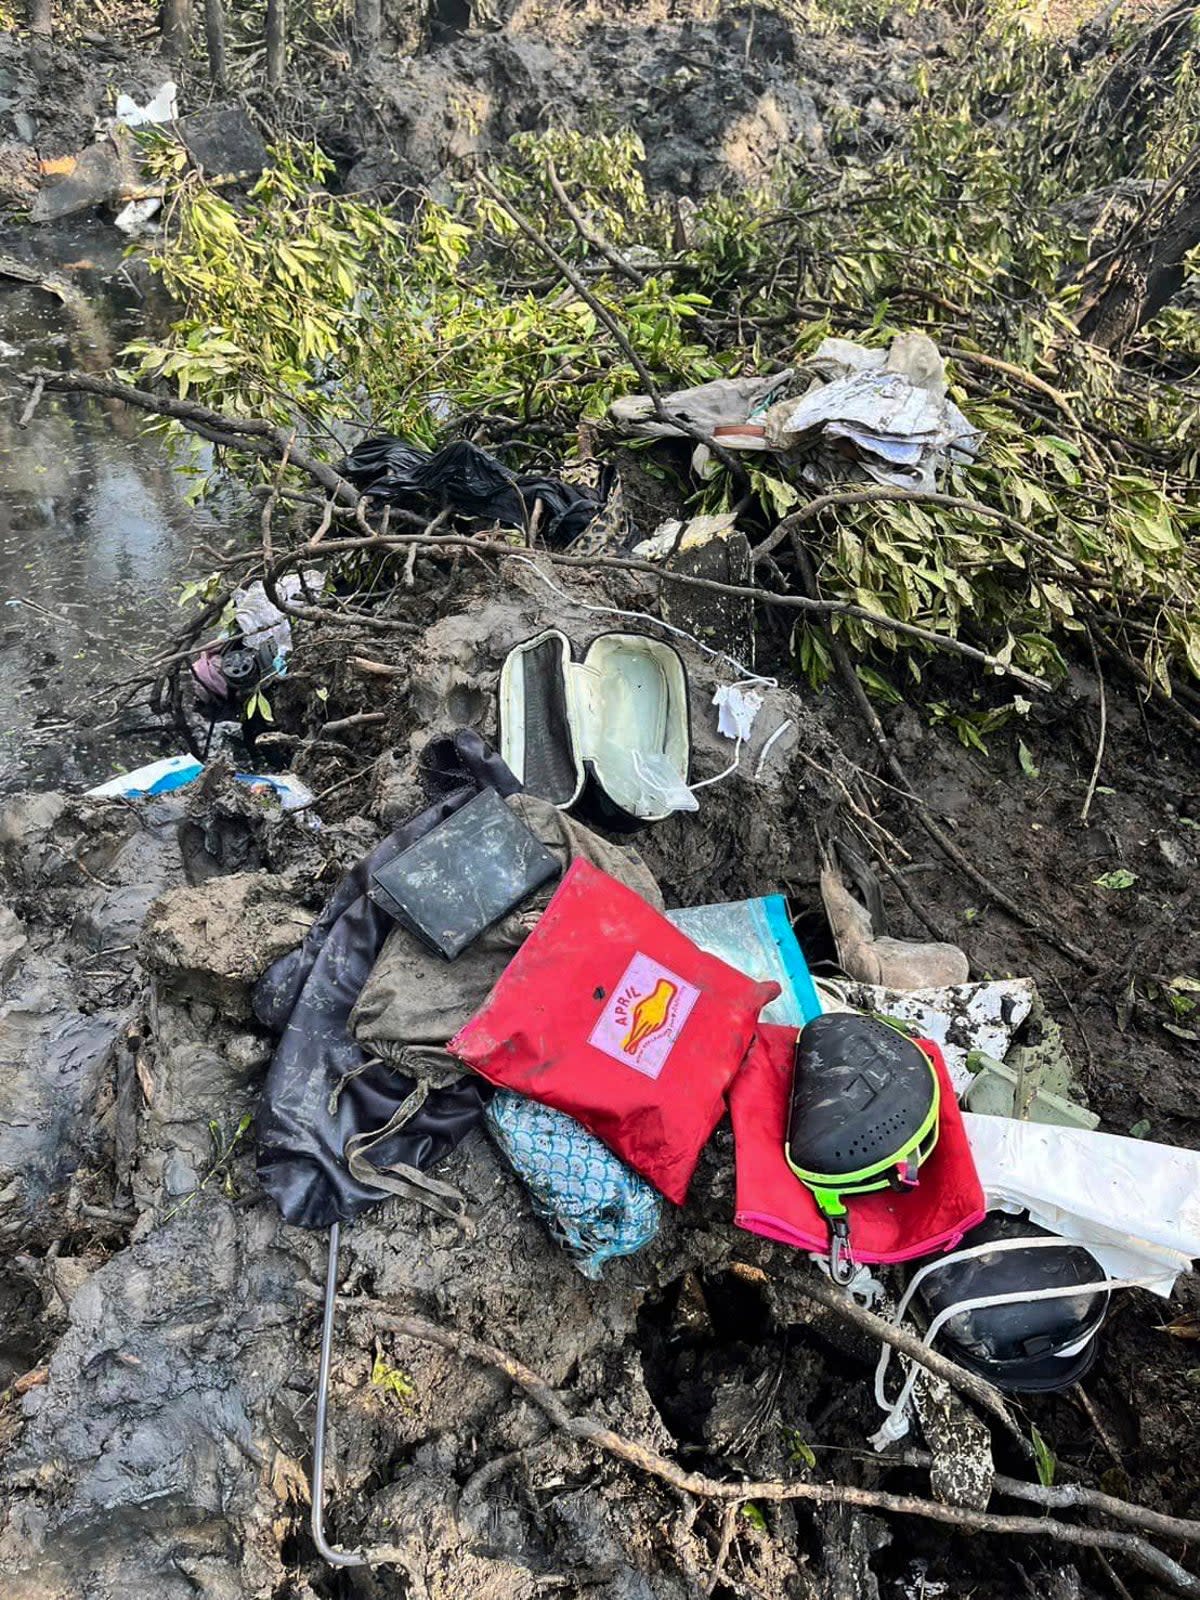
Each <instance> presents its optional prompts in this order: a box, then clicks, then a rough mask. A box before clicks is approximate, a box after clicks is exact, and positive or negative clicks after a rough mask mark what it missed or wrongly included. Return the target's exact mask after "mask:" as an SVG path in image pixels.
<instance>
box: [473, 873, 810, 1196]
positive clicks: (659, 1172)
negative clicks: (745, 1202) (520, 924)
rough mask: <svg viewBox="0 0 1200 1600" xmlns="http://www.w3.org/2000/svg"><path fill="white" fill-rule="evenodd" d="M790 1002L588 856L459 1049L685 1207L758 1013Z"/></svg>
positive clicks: (503, 1084) (486, 1073) (481, 1070)
mask: <svg viewBox="0 0 1200 1600" xmlns="http://www.w3.org/2000/svg"><path fill="white" fill-rule="evenodd" d="M778 994H779V985H778V984H776V983H756V982H755V981H754V980H753V979H752V978H747V977H746V976H745V975H744V974H743V973H740V972H735V971H734V969H733V968H732V967H729V966H726V965H725V963H724V962H723V961H718V960H717V958H716V957H715V956H710V955H707V954H706V953H705V952H704V951H703V950H699V949H697V947H696V946H695V945H694V944H693V943H692V941H691V940H690V939H688V938H687V937H686V936H685V935H684V934H682V933H680V932H679V930H678V928H675V927H672V925H671V924H670V923H669V922H668V921H667V919H666V918H665V917H663V916H660V915H659V913H658V912H657V911H655V910H654V908H653V907H652V906H649V905H647V904H646V902H645V901H644V900H643V899H642V898H641V896H640V895H638V894H635V893H634V891H633V890H632V889H627V888H625V886H624V885H623V884H620V883H617V882H616V880H615V879H613V878H610V877H609V876H608V875H607V873H604V872H601V871H599V870H598V869H597V868H596V867H593V866H592V865H591V864H590V863H589V862H586V861H583V860H577V861H575V862H574V863H573V864H572V866H571V868H570V870H569V871H568V872H567V874H566V876H565V877H564V878H563V881H562V883H561V884H560V885H559V888H558V890H557V892H556V894H555V896H554V898H553V899H552V900H551V902H550V904H549V906H547V908H546V910H545V911H544V912H543V914H542V917H541V919H540V921H539V922H538V924H537V926H536V928H535V929H534V930H533V932H532V933H531V934H530V936H529V938H528V939H526V941H525V943H524V944H523V945H522V946H521V948H520V950H519V951H518V952H517V954H516V956H514V958H513V960H512V962H511V963H510V964H509V966H508V968H507V969H506V971H505V972H504V975H503V976H502V977H501V979H500V981H499V983H498V984H497V985H496V987H495V988H494V989H493V990H492V993H491V995H490V996H489V998H488V1001H487V1004H486V1005H485V1006H484V1008H483V1010H482V1011H480V1012H479V1013H478V1014H477V1015H476V1016H475V1017H473V1018H472V1019H471V1021H470V1022H468V1023H467V1025H466V1027H465V1028H463V1029H462V1030H461V1031H460V1032H459V1033H458V1034H456V1035H455V1037H454V1038H453V1039H451V1041H450V1044H449V1047H448V1048H449V1049H450V1051H451V1053H452V1054H453V1055H455V1056H457V1057H458V1058H459V1060H460V1061H465V1062H466V1064H467V1066H469V1067H473V1068H474V1069H475V1071H476V1072H479V1073H481V1074H482V1075H483V1076H484V1077H485V1078H487V1079H488V1080H489V1081H490V1082H492V1083H495V1084H499V1085H500V1086H501V1087H503V1088H505V1089H513V1090H515V1091H516V1092H517V1093H518V1094H524V1095H528V1096H529V1097H530V1099H532V1100H538V1101H540V1102H541V1103H542V1104H543V1105H548V1106H554V1107H555V1108H556V1109H557V1110H559V1111H565V1112H567V1113H568V1115H570V1116H572V1117H574V1118H575V1119H576V1120H577V1121H579V1122H582V1123H583V1125H584V1127H585V1128H590V1129H591V1131H592V1132H593V1133H594V1134H595V1135H596V1136H597V1138H599V1139H601V1140H603V1142H604V1143H605V1144H606V1145H607V1146H608V1147H609V1149H610V1150H612V1151H613V1152H614V1153H615V1154H616V1155H618V1156H620V1158H621V1160H622V1161H625V1162H627V1163H628V1165H629V1166H631V1167H632V1168H633V1169H634V1171H635V1172H640V1173H641V1175H642V1177H643V1178H645V1179H647V1181H648V1182H650V1183H652V1184H653V1185H654V1186H655V1188H656V1189H659V1190H661V1191H662V1193H663V1194H665V1195H666V1197H667V1199H668V1200H673V1201H675V1203H676V1204H677V1205H682V1203H683V1200H684V1197H685V1195H686V1194H687V1188H688V1184H689V1182H690V1181H691V1176H692V1173H693V1172H694V1171H695V1168H696V1162H697V1161H698V1160H699V1159H700V1152H701V1150H703V1148H704V1146H705V1144H706V1143H707V1142H708V1139H709V1137H710V1135H711V1134H712V1131H713V1129H714V1128H715V1127H716V1125H717V1123H718V1122H719V1121H720V1119H721V1116H722V1113H723V1112H724V1109H725V1104H724V1100H725V1093H726V1090H727V1089H728V1088H729V1085H730V1082H731V1081H732V1079H733V1076H734V1074H735V1073H736V1072H737V1070H738V1067H739V1066H740V1065H741V1063H742V1061H743V1059H744V1058H745V1055H746V1051H747V1049H748V1048H749V1046H750V1041H751V1039H752V1038H753V1037H754V1030H755V1027H756V1025H757V1022H758V1014H759V1012H760V1011H761V1010H762V1008H763V1006H765V1005H769V1004H770V1002H771V1001H772V1000H774V999H775V998H776V996H777V995H778ZM794 1181H795V1180H794V1179H793V1182H794Z"/></svg>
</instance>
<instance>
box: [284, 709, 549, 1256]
mask: <svg viewBox="0 0 1200 1600" xmlns="http://www.w3.org/2000/svg"><path fill="white" fill-rule="evenodd" d="M425 766H426V787H427V790H428V791H429V792H430V793H431V794H432V795H435V796H436V798H435V799H434V800H433V803H432V804H431V805H430V806H429V807H428V808H427V809H426V810H424V811H422V812H421V813H420V814H419V815H418V816H416V817H413V818H411V819H410V820H409V821H408V822H406V823H404V824H403V825H402V826H401V827H399V828H397V829H396V830H395V831H394V832H393V833H391V834H389V836H388V837H387V838H386V839H384V840H382V841H381V843H380V844H378V845H377V846H376V847H375V849H374V850H373V851H372V852H371V854H370V855H368V856H366V857H364V859H363V860H362V861H360V862H358V863H357V865H356V866H354V867H353V868H351V870H350V871H349V872H348V873H347V874H346V876H345V877H344V878H343V879H342V880H341V882H340V883H339V884H338V886H337V888H336V889H335V890H334V892H333V895H332V897H331V899H330V901H329V903H328V905H327V906H326V907H325V910H324V911H323V912H322V913H321V915H320V916H319V917H318V918H317V920H316V922H314V923H313V925H312V927H311V929H310V930H309V932H308V936H307V937H306V939H305V941H304V943H303V944H302V945H301V946H300V947H299V948H298V949H296V950H293V951H290V952H289V953H288V954H287V955H286V956H281V957H280V959H279V960H278V961H276V962H275V963H274V964H273V965H272V966H271V967H269V968H268V969H267V971H266V973H265V974H264V975H263V977H262V978H261V979H260V980H259V983H258V985H257V987H256V989H255V991H254V1009H255V1013H256V1015H257V1016H258V1019H259V1021H260V1022H262V1023H263V1024H264V1025H265V1026H266V1027H268V1028H271V1029H272V1030H274V1031H275V1032H276V1033H278V1034H280V1036H281V1037H280V1039H279V1043H278V1045H277V1046H276V1049H275V1054H274V1056H273V1058H272V1060H271V1065H270V1067H269V1068H268V1070H267V1076H266V1081H265V1082H264V1084H263V1092H262V1098H261V1100H260V1102H259V1108H258V1115H257V1118H256V1124H255V1131H256V1133H257V1137H258V1176H259V1179H260V1181H261V1183H262V1186H263V1188H264V1189H265V1190H266V1191H267V1193H268V1194H269V1195H271V1197H272V1198H273V1199H274V1201H275V1202H276V1204H277V1205H278V1207H279V1209H280V1211H281V1212H282V1213H283V1216H284V1218H285V1219H286V1221H288V1222H292V1223H296V1224H297V1225H298V1226H300V1227H302V1228H327V1227H328V1226H329V1225H330V1223H332V1222H348V1221H349V1220H350V1219H351V1218H352V1217H356V1216H358V1215H359V1214H360V1213H361V1212H363V1211H366V1210H368V1209H369V1208H370V1207H371V1206H374V1205H378V1204H379V1202H380V1201H381V1200H385V1199H387V1198H388V1194H387V1191H386V1190H385V1189H383V1188H382V1187H377V1186H375V1185H373V1184H369V1183H365V1182H362V1181H360V1180H359V1179H358V1178H356V1177H354V1176H353V1175H352V1174H351V1172H350V1170H349V1167H348V1166H347V1163H346V1158H345V1150H346V1145H347V1143H348V1142H349V1141H350V1140H351V1139H353V1138H354V1137H355V1136H356V1135H368V1134H371V1133H373V1132H375V1131H376V1130H378V1129H380V1128H383V1127H384V1126H386V1124H387V1123H388V1122H389V1120H390V1119H392V1118H393V1117H394V1116H395V1115H396V1113H397V1112H398V1111H399V1110H400V1109H401V1108H402V1107H403V1106H404V1104H405V1102H406V1101H407V1100H408V1099H409V1097H410V1095H412V1093H413V1091H414V1089H415V1088H416V1083H415V1080H414V1079H412V1078H410V1077H406V1076H404V1075H403V1074H401V1073H398V1072H394V1071H393V1070H392V1069H391V1068H389V1067H388V1066H386V1065H385V1064H384V1063H383V1062H381V1061H374V1060H371V1058H369V1057H368V1056H367V1054H366V1052H365V1051H364V1050H363V1049H362V1047H361V1046H360V1045H359V1043H358V1041H357V1040H356V1039H355V1038H354V1036H353V1035H352V1034H351V1032H350V1026H349V1023H350V1013H351V1012H352V1011H353V1009H354V1005H355V1002H356V1001H357V999H358V996H359V993H360V991H361V989H362V987H363V984H364V983H365V982H366V981H367V976H368V974H369V973H370V971H371V968H372V967H373V966H374V965H375V961H376V959H377V957H378V955H379V952H380V950H381V949H382V948H383V942H384V940H385V939H386V938H387V936H388V934H389V933H390V932H391V929H392V920H391V918H390V917H389V916H388V915H387V913H386V912H385V911H384V910H383V909H382V907H380V906H377V905H376V904H375V903H374V901H373V900H371V899H370V897H369V896H368V894H367V892H366V889H367V884H368V882H369V880H370V877H371V874H372V873H373V872H375V871H377V870H378V869H379V868H380V867H382V866H384V865H385V864H386V863H387V862H388V861H390V860H392V859H393V858H394V857H395V856H397V855H398V854H400V852H401V851H403V850H405V849H407V848H408V846H410V845H412V844H415V843H416V841H417V840H418V839H420V838H422V837H423V836H424V835H425V834H427V833H428V832H429V831H430V829H431V828H434V827H436V826H437V824H438V823H439V822H441V821H443V820H444V819H445V818H446V817H448V816H452V815H453V813H454V812H455V811H457V810H458V809H459V808H460V807H462V806H464V805H466V804H467V802H468V801H469V800H471V799H473V798H474V797H475V796H476V795H477V794H479V793H480V792H481V790H483V789H492V790H494V791H495V792H496V793H497V794H499V795H506V794H518V793H519V792H520V789H521V785H520V784H519V783H518V782H517V780H516V778H514V777H513V775H512V773H511V772H510V771H509V769H508V768H507V767H506V766H505V764H504V763H503V762H502V761H501V760H500V758H499V756H497V755H496V753H495V751H494V750H492V749H491V747H490V746H489V745H487V744H486V743H485V742H484V740H483V739H481V738H480V736H479V735H478V734H477V733H475V732H473V731H471V730H463V731H460V732H459V733H456V734H455V735H454V736H453V738H452V739H444V740H438V741H436V743H435V744H432V745H430V747H429V749H428V750H427V751H426V753H425ZM506 809H507V808H506ZM490 1094H491V1090H490V1088H489V1086H488V1085H487V1084H485V1083H484V1082H483V1080H482V1079H480V1078H476V1077H474V1076H472V1075H467V1076H465V1077H463V1078H461V1079H460V1080H459V1081H458V1082H456V1083H453V1084H451V1085H450V1086H449V1087H447V1088H444V1089H434V1090H431V1091H430V1092H429V1094H428V1095H427V1097H426V1098H425V1100H424V1103H423V1104H422V1105H421V1106H420V1108H419V1109H418V1110H416V1111H415V1112H414V1114H413V1115H412V1116H411V1117H409V1118H408V1119H407V1120H406V1121H405V1122H404V1125H403V1127H401V1128H399V1129H397V1131H396V1132H395V1133H394V1134H392V1135H391V1136H389V1137H388V1138H387V1140H386V1141H384V1142H383V1143H381V1144H380V1145H379V1146H378V1147H377V1148H373V1149H372V1152H371V1153H372V1157H373V1158H374V1159H375V1161H376V1163H377V1164H378V1165H379V1166H381V1167H383V1166H387V1165H389V1164H393V1163H396V1164H400V1165H403V1166H408V1167H415V1168H417V1169H419V1170H424V1169H425V1168H427V1167H429V1166H431V1165H432V1164H433V1163H434V1162H435V1161H438V1160H440V1159H441V1158H442V1157H443V1156H445V1155H448V1154H449V1152H450V1151H451V1150H452V1149H453V1148H454V1146H455V1145H456V1144H458V1142H459V1140H460V1139H462V1138H463V1136H464V1135H465V1134H467V1133H469V1132H470V1130H471V1129H472V1128H473V1127H475V1125H476V1124H477V1123H478V1121H479V1120H480V1115H481V1113H482V1110H483V1107H484V1105H485V1104H486V1103H487V1100H488V1099H489V1098H490Z"/></svg>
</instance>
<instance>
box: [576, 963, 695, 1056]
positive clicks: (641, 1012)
mask: <svg viewBox="0 0 1200 1600" xmlns="http://www.w3.org/2000/svg"><path fill="white" fill-rule="evenodd" d="M699 998H700V991H699V989H697V988H696V986H695V984H692V983H688V982H686V981H685V980H684V979H683V978H681V977H679V975H678V974H677V973H674V972H671V971H669V970H668V968H666V967H664V966H663V965H662V963H661V962H659V961H653V960H651V958H650V957H649V956H644V955H642V953H641V951H639V952H638V953H637V955H635V956H634V958H633V960H632V961H631V962H630V963H629V965H628V966H627V967H626V969H625V973H624V976H623V977H622V978H621V981H620V983H618V984H617V986H616V988H615V989H614V990H613V992H612V998H611V999H610V1000H609V1002H608V1004H607V1005H606V1006H605V1008H604V1010H603V1011H602V1012H601V1013H600V1016H599V1018H598V1019H597V1022H596V1025H595V1027H594V1028H593V1029H592V1031H591V1033H590V1034H589V1035H588V1043H589V1044H590V1045H594V1046H595V1048H596V1049H597V1050H603V1051H604V1054H605V1055H606V1056H611V1057H612V1059H613V1060H614V1061H620V1062H621V1063H622V1065H624V1066H626V1067H632V1068H633V1069H634V1071H635V1072H641V1073H643V1074H644V1075H645V1076H646V1077H647V1078H657V1077H658V1075H659V1073H660V1072H661V1071H662V1069H663V1068H664V1067H665V1066H666V1064H667V1060H668V1057H669V1056H670V1054H671V1051H672V1050H673V1049H674V1047H675V1041H676V1040H677V1039H678V1038H679V1035H680V1034H681V1033H682V1032H683V1025H684V1023H685V1022H686V1021H687V1019H688V1017H689V1016H691V1014H692V1007H693V1006H694V1005H695V1004H696V1001H697V1000H698V999H699Z"/></svg>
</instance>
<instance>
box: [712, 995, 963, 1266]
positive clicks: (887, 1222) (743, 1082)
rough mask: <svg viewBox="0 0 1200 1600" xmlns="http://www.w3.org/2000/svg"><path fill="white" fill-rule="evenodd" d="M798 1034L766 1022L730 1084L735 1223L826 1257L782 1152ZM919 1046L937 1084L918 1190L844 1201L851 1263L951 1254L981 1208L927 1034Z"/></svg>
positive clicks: (819, 1225) (820, 1225)
mask: <svg viewBox="0 0 1200 1600" xmlns="http://www.w3.org/2000/svg"><path fill="white" fill-rule="evenodd" d="M796 1038H797V1033H796V1030H795V1028H780V1027H776V1026H774V1025H773V1024H771V1023H767V1022H765V1023H763V1024H762V1026H761V1028H760V1029H759V1032H758V1037H757V1038H756V1039H755V1041H754V1043H753V1045H752V1046H751V1048H750V1053H749V1055H748V1056H747V1057H746V1061H745V1064H744V1065H743V1067H742V1070H741V1071H740V1072H739V1073H738V1075H737V1078H736V1079H735V1080H734V1084H733V1088H732V1089H731V1090H730V1094H729V1110H730V1113H731V1115H732V1117H733V1141H734V1148H735V1152H736V1160H737V1210H736V1212H735V1213H734V1219H733V1220H734V1221H735V1222H736V1223H737V1225H738V1227H739V1228H745V1229H746V1231H747V1232H748V1233H761V1234H763V1235H764V1236H765V1237H766V1238H768V1239H777V1240H778V1241H779V1242H780V1243H781V1244H791V1245H795V1246H796V1248H797V1249H798V1250H810V1251H812V1252H813V1254H814V1255H828V1253H829V1224H828V1223H827V1222H826V1220H825V1218H824V1217H823V1216H822V1215H821V1213H820V1211H819V1210H818V1209H817V1202H816V1201H815V1200H814V1199H813V1196H812V1191H811V1190H809V1189H807V1188H805V1186H804V1184H802V1183H801V1182H800V1179H799V1178H797V1177H796V1175H795V1173H794V1172H793V1171H792V1170H791V1168H790V1167H789V1166H788V1164H787V1160H786V1159H785V1157H784V1153H783V1147H784V1141H785V1139H786V1137H787V1119H788V1104H789V1098H790V1094H791V1085H792V1063H793V1060H794V1057H795V1052H796ZM918 1043H919V1044H920V1046H921V1049H922V1050H924V1051H925V1053H926V1054H927V1055H928V1056H929V1058H930V1060H931V1061H932V1062H933V1065H934V1067H935V1069H936V1071H937V1075H938V1081H939V1082H940V1084H941V1089H942V1094H941V1121H940V1126H939V1128H938V1141H937V1144H936V1145H935V1146H934V1148H933V1151H932V1153H931V1154H930V1156H929V1157H928V1159H927V1160H925V1161H922V1163H921V1170H920V1181H919V1183H918V1184H917V1187H916V1188H915V1189H910V1190H906V1191H904V1192H902V1193H901V1192H899V1191H897V1190H894V1189H880V1190H878V1191H877V1192H876V1193H874V1194H864V1195H858V1196H856V1197H855V1198H853V1199H848V1200H847V1204H848V1205H849V1207H850V1225H851V1233H852V1236H853V1240H854V1259H855V1260H856V1261H863V1262H889V1261H911V1260H913V1259H914V1258H915V1257H917V1256H928V1255H933V1254H935V1253H936V1252H937V1251H940V1250H951V1249H953V1248H954V1246H955V1245H956V1244H957V1243H958V1241H959V1240H960V1239H961V1238H962V1236H963V1234H964V1233H966V1232H967V1230H968V1229H969V1228H973V1227H975V1225H976V1224H977V1223H979V1222H982V1221H983V1218H984V1215H985V1213H986V1206H985V1204H984V1199H983V1188H982V1186H981V1185H980V1182H979V1177H978V1174H977V1173H976V1171H975V1162H974V1159H973V1157H972V1155H971V1147H970V1145H969V1144H968V1142H967V1134H966V1130H965V1128H964V1127H963V1120H962V1113H961V1112H960V1111H959V1109H958V1101H957V1100H956V1099H955V1098H954V1085H953V1084H952V1083H951V1082H950V1074H949V1073H948V1072H947V1071H946V1063H945V1061H944V1060H943V1059H942V1052H941V1051H940V1050H939V1049H938V1047H937V1045H936V1044H933V1043H931V1042H930V1041H929V1040H927V1039H921V1040H918Z"/></svg>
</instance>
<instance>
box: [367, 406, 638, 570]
mask: <svg viewBox="0 0 1200 1600" xmlns="http://www.w3.org/2000/svg"><path fill="white" fill-rule="evenodd" d="M342 473H343V475H344V476H345V477H347V478H349V480H350V482H351V483H352V484H353V485H354V486H355V488H356V489H358V490H359V491H360V492H361V493H362V494H366V495H370V497H371V498H372V499H373V500H383V501H385V502H386V503H387V504H388V505H393V506H404V507H407V508H410V509H415V508H430V507H432V508H436V509H440V508H441V506H443V505H449V506H453V507H454V509H455V510H456V511H461V512H462V513H463V515H464V516H468V517H483V518H486V519H487V520H488V521H489V522H499V523H502V524H503V525H504V526H505V527H508V528H523V529H524V530H525V531H526V532H527V533H529V532H536V533H538V534H539V535H540V536H541V537H542V539H543V540H544V541H545V542H546V543H547V544H552V545H560V546H561V545H568V544H570V543H571V542H572V540H574V539H577V538H578V537H579V535H580V534H581V533H583V532H584V530H585V529H586V528H588V527H589V526H590V524H591V523H592V521H593V519H594V518H595V517H596V516H597V515H598V513H599V512H600V510H601V509H602V507H603V505H604V502H605V500H606V499H607V494H606V493H605V494H597V493H595V492H594V491H592V490H590V489H582V488H578V487H577V486H576V485H575V484H572V483H564V482H563V480H562V479H561V478H547V477H542V476H541V475H540V474H538V473H531V472H512V471H510V470H509V468H508V467H506V466H505V465H504V464H503V463H502V462H500V461H497V460H496V458H495V456H490V455H488V453H487V451H486V450H481V449H480V448H479V446H478V445H474V444H471V443H469V441H467V440H466V439H457V440H455V441H454V443H453V444H447V445H443V446H442V448H441V449H440V450H436V451H434V452H433V454H432V455H431V454H430V453H429V451H428V450H422V449H421V448H420V446H419V445H414V444H409V443H407V442H406V441H405V440H404V439H398V438H396V436H395V435H394V434H388V433H383V434H380V435H378V437H376V438H372V439H364V440H363V441H362V443H361V444H358V445H355V447H354V449H353V450H351V452H350V454H349V455H348V456H347V457H346V459H345V461H343V462H342ZM605 487H606V488H607V485H605ZM539 506H540V508H541V509H540V511H538V512H537V516H536V522H535V508H537V507H539Z"/></svg>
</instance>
